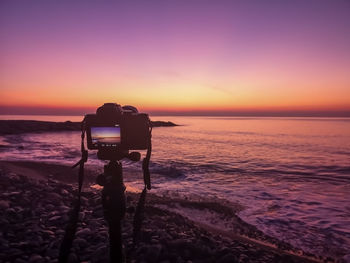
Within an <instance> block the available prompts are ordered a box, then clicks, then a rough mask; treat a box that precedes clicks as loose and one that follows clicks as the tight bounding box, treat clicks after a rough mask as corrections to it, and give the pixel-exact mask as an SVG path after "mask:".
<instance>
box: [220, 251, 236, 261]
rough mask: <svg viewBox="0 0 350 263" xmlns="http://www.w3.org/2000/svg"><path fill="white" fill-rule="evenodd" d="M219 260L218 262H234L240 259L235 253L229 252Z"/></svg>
mask: <svg viewBox="0 0 350 263" xmlns="http://www.w3.org/2000/svg"><path fill="white" fill-rule="evenodd" d="M217 262H218V263H234V262H238V260H237V257H236V256H235V255H234V254H232V253H228V254H226V255H224V256H222V257H221V258H219V260H218V261H217Z"/></svg>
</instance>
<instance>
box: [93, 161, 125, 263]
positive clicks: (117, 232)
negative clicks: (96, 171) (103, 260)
mask: <svg viewBox="0 0 350 263" xmlns="http://www.w3.org/2000/svg"><path fill="white" fill-rule="evenodd" d="M97 183H98V184H99V185H101V186H103V189H102V206H103V212H104V217H105V220H106V221H107V223H108V227H109V256H110V262H124V255H123V245H122V235H121V220H122V219H123V218H124V215H125V209H126V201H125V189H126V187H125V185H124V182H123V169H122V164H121V162H120V161H118V160H111V161H110V162H109V163H108V164H107V165H105V166H104V173H103V174H101V175H99V176H98V178H97Z"/></svg>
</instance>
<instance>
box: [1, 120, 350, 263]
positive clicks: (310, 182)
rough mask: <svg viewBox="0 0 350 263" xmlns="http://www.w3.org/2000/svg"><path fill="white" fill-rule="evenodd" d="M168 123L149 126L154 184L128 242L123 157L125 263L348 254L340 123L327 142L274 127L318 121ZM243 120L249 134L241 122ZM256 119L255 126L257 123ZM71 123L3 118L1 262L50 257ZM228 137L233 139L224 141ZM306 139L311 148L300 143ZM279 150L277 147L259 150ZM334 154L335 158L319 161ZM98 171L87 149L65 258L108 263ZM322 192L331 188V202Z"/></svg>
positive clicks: (65, 200)
mask: <svg viewBox="0 0 350 263" xmlns="http://www.w3.org/2000/svg"><path fill="white" fill-rule="evenodd" d="M169 119H170V120H171V121H172V122H171V123H172V124H173V126H171V127H167V126H166V125H165V127H164V126H162V125H160V128H155V129H153V137H152V138H153V152H152V158H151V164H150V171H151V181H152V190H151V191H148V193H147V196H146V204H145V209H144V216H143V222H142V226H141V230H140V232H139V236H138V239H137V242H136V243H133V241H132V239H133V221H134V216H135V211H136V207H137V203H138V201H139V198H140V194H141V191H142V189H143V181H142V170H141V162H131V161H128V160H123V162H122V163H123V175H124V183H125V185H126V202H127V203H126V211H127V212H126V216H125V218H124V220H123V223H122V236H123V246H124V251H125V257H126V262H163V263H166V262H348V261H349V257H348V252H347V246H348V245H349V243H348V242H347V240H348V232H347V225H348V221H347V219H346V218H347V217H346V214H347V208H346V207H344V206H343V204H346V199H347V195H346V193H347V189H348V186H349V184H348V173H347V172H348V165H347V163H346V158H345V155H346V151H347V148H346V145H344V144H343V145H342V147H343V148H344V150H343V151H342V152H341V151H339V145H340V143H341V142H342V141H344V140H343V137H344V136H348V135H346V134H345V135H344V134H339V131H342V130H341V129H338V127H346V125H348V120H342V119H341V120H339V121H336V120H329V122H332V123H334V125H335V128H334V131H336V132H337V133H338V134H339V135H338V136H337V137H335V136H333V135H332V134H331V133H330V135H329V140H327V141H326V140H324V139H323V138H322V140H321V139H320V138H321V137H320V136H315V135H314V134H306V135H305V133H304V132H303V131H301V130H296V131H293V133H290V134H287V135H288V136H287V135H283V134H281V133H282V132H283V131H285V128H284V127H283V129H282V128H281V127H282V125H281V123H282V124H283V126H285V125H286V124H288V125H289V126H291V127H292V126H293V127H294V126H295V123H299V124H300V123H302V124H304V125H305V123H307V124H308V125H310V126H312V127H314V126H315V127H320V126H321V125H323V123H324V122H327V121H328V120H323V119H321V120H314V119H312V120H298V119H297V120H295V119H286V120H285V119H283V120H280V119H246V118H245V119H241V118H238V119H237V118H231V119H230V118H217V119H213V118H197V119H196V118H190V117H189V118H170V117H169ZM155 123H158V124H162V123H169V122H164V121H161V120H159V121H158V120H156V122H155ZM175 123H176V124H181V125H176V124H175ZM216 123H219V124H220V125H217V127H216V126H215V124H216ZM182 124H184V125H182ZM248 124H249V125H253V126H254V130H249V129H248V130H247V128H245V127H247V126H248V127H249V125H248ZM233 125H234V127H239V129H240V130H235V129H237V128H232V127H233ZM259 125H260V126H261V125H263V128H264V129H262V128H261V127H260V129H261V131H260V130H259ZM78 126H79V125H78V123H76V122H58V123H55V122H38V121H21V120H18V121H15V122H13V121H5V120H4V121H0V131H1V132H0V134H1V138H0V151H1V156H0V157H1V158H0V179H1V184H0V186H1V200H0V209H1V211H0V212H1V217H0V225H1V230H2V235H1V240H0V251H1V252H0V259H1V260H0V261H1V262H58V254H59V247H60V245H61V243H62V240H63V236H64V234H65V229H66V227H67V224H68V222H69V218H70V216H69V215H70V211H71V210H72V206H73V204H74V203H75V201H76V199H77V187H78V182H77V181H78V168H75V169H72V168H71V166H72V165H73V164H74V163H76V162H77V161H78V160H79V158H80V151H79V149H80V132H79V130H78ZM270 126H273V127H274V130H273V131H272V128H270ZM9 127H10V128H9ZM242 127H243V128H242ZM265 127H268V128H269V130H268V132H266V128H265ZM253 131H254V132H253ZM334 131H333V133H334ZM270 132H274V133H270ZM317 132H318V133H320V131H317ZM323 132H324V134H326V132H327V134H328V133H329V131H328V130H327V131H323ZM232 134H233V135H234V136H232ZM272 135H274V139H273V140H272V139H271V138H272ZM305 136H306V139H304V137H305ZM323 136H326V135H323ZM327 136H328V135H327ZM342 136H343V137H342ZM227 138H228V139H229V140H230V141H229V143H227V142H226V143H225V144H224V143H223V142H225V140H228V139H227ZM310 138H312V139H313V141H311V142H313V144H314V145H315V146H313V147H310V146H307V147H305V146H303V145H305V144H304V140H308V142H309V143H310ZM333 138H336V140H335V139H333ZM332 140H334V141H332ZM266 141H269V144H268V147H267V146H266ZM291 141H292V142H293V144H292V143H291ZM249 142H250V143H249ZM252 142H253V143H252ZM320 142H322V143H324V142H327V144H325V145H322V144H321V145H320ZM294 144H297V145H299V146H298V147H299V149H300V150H299V151H297V152H295V153H294V157H293V158H294V159H292V158H289V159H288V160H286V159H283V158H281V156H283V155H284V154H288V153H290V152H291V151H292V149H295V145H294ZM193 145H196V149H194V148H193V147H192V146H193ZM208 145H215V147H211V148H208ZM231 145H235V148H234V149H232V146H231ZM277 145H278V146H279V148H278V147H277ZM321 146H322V147H323V148H321ZM291 147H293V148H291ZM303 147H304V148H303ZM331 147H333V148H334V149H336V152H335V151H333V148H331ZM277 148H278V152H277V153H278V154H276V153H274V152H271V153H270V154H269V155H266V154H265V152H266V151H271V150H273V151H277V150H276V149H277ZM261 149H265V151H262V150H261ZM324 149H327V150H328V152H327V153H325V151H324ZM247 150H249V151H250V152H254V155H253V157H254V158H255V159H252V157H251V155H246V154H245V153H244V151H247ZM311 150H312V152H313V153H312V154H314V155H315V156H317V154H318V152H320V153H322V155H319V157H320V160H319V161H320V162H321V161H322V162H323V164H317V166H316V164H315V163H313V164H312V165H313V166H311V165H310V164H309V163H308V161H307V160H306V159H305V158H303V156H304V155H305V152H311ZM204 153H205V155H204ZM298 155H300V156H298ZM257 157H259V158H260V159H257ZM331 157H332V158H333V157H336V158H338V163H337V164H334V162H333V164H332V165H330V164H329V161H328V163H327V160H331ZM233 158H234V159H235V163H232V159H233ZM287 165H289V166H287ZM102 171H103V162H102V161H101V160H98V159H97V157H96V153H95V152H94V151H90V153H89V159H88V162H87V164H86V165H85V181H84V185H83V193H82V204H81V210H80V214H79V222H78V229H77V233H76V237H75V239H74V242H73V246H72V250H71V254H70V257H69V262H107V261H108V247H109V239H108V238H109V236H108V225H107V223H106V221H105V219H104V216H103V209H102V201H101V187H99V186H97V185H96V178H97V176H98V174H100V173H101V172H102ZM319 186H320V187H319ZM321 186H322V187H321ZM319 189H321V190H322V193H320V192H319ZM324 189H327V190H324ZM326 191H328V192H329V193H332V195H329V199H328V197H327V196H328V195H326V194H325V193H326ZM336 191H337V192H338V193H336ZM337 194H338V195H337ZM325 209H326V210H325ZM322 210H324V211H327V213H326V214H324V213H321V212H320V211H322ZM328 211H329V212H328ZM309 218H310V221H308V220H309ZM312 220H313V221H312ZM314 222H316V224H315V223H314ZM329 226H331V227H329Z"/></svg>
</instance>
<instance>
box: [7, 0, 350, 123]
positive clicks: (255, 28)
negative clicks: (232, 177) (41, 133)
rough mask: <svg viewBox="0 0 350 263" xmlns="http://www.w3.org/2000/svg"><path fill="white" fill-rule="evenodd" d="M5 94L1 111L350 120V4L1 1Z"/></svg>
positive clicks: (344, 0) (341, 0) (314, 0)
mask: <svg viewBox="0 0 350 263" xmlns="http://www.w3.org/2000/svg"><path fill="white" fill-rule="evenodd" d="M0 96H1V101H0V114H64V115H68V114H84V113H86V112H87V111H88V112H92V111H94V110H95V109H96V108H97V107H98V106H100V105H102V104H103V103H104V102H116V103H119V104H122V105H134V106H136V107H137V108H139V109H140V110H141V111H146V112H151V113H154V114H157V113H158V114H180V115H181V114H203V115H220V114H222V115H230V114H232V115H237V114H238V115H279V114H281V115H293V114H294V115H308V114H309V115H332V116H333V115H334V116H350V1H349V0H328V1H323V0H293V1H292V0H285V1H278V0H274V1H273V0H265V1H261V0H256V1H253V0H244V1H235V0H230V1H223V0H218V1H206V0H197V1H192V0H183V1H181V0H178V1H170V0H162V1H123V2H118V1H88V0H87V1H35V0H34V1H16V0H3V1H1V2H0Z"/></svg>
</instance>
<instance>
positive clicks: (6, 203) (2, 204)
mask: <svg viewBox="0 0 350 263" xmlns="http://www.w3.org/2000/svg"><path fill="white" fill-rule="evenodd" d="M9 207H10V202H9V201H5V200H0V209H7V208H9Z"/></svg>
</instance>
